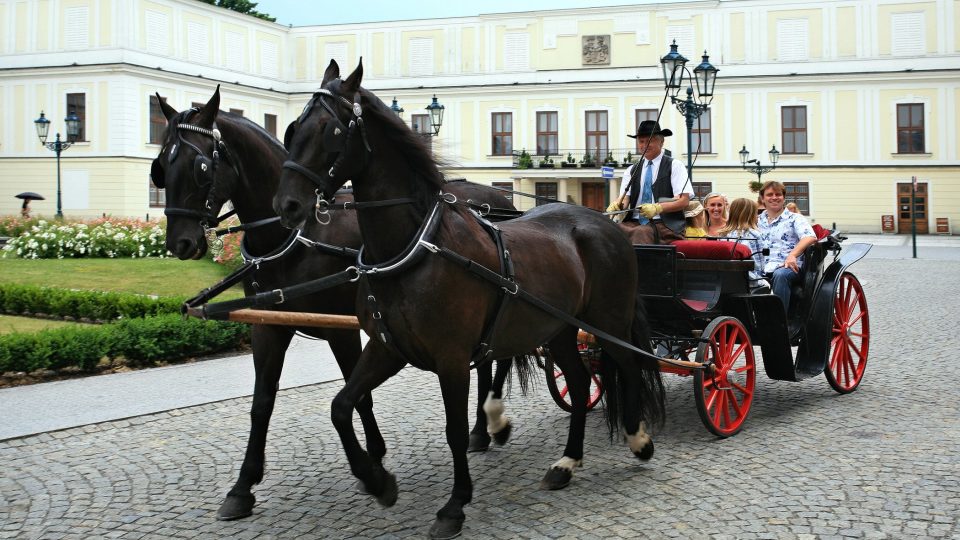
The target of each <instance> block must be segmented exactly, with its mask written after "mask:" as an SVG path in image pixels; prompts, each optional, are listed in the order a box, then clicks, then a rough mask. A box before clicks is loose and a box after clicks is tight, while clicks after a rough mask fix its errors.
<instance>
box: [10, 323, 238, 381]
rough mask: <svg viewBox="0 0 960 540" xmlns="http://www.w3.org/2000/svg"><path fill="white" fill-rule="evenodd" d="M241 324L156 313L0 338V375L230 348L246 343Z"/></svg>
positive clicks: (151, 361)
mask: <svg viewBox="0 0 960 540" xmlns="http://www.w3.org/2000/svg"><path fill="white" fill-rule="evenodd" d="M249 335H250V329H249V327H248V326H247V325H244V324H239V323H230V322H221V321H201V320H198V319H184V318H182V317H180V316H179V315H161V316H158V317H148V318H145V319H130V320H124V321H121V322H117V323H111V324H105V325H98V326H75V327H64V328H54V329H49V330H43V331H41V332H37V333H35V334H7V335H4V336H0V371H28V372H29V371H34V370H36V369H56V368H63V367H66V366H77V367H80V368H82V369H84V370H90V369H92V368H93V367H95V366H96V365H97V363H98V362H99V361H100V360H101V359H102V358H104V357H107V358H110V359H116V358H120V357H123V358H125V359H126V360H127V363H128V364H130V365H136V366H151V365H155V364H156V363H157V362H159V361H162V360H177V359H181V358H185V357H189V356H199V355H204V354H211V353H215V352H220V351H224V350H228V349H236V348H239V347H240V346H242V345H243V344H244V343H246V342H247V341H248V340H249Z"/></svg>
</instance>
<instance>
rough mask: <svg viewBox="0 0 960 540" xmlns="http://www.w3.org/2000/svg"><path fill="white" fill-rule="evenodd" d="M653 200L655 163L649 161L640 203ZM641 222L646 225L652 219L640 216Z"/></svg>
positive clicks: (644, 175) (644, 174) (644, 173)
mask: <svg viewBox="0 0 960 540" xmlns="http://www.w3.org/2000/svg"><path fill="white" fill-rule="evenodd" d="M652 202H653V163H651V162H649V161H648V162H647V170H646V171H644V172H643V189H642V190H641V191H640V204H647V203H652ZM639 221H640V224H641V225H646V224H647V223H650V220H649V219H647V218H645V217H643V215H641V216H640V219H639Z"/></svg>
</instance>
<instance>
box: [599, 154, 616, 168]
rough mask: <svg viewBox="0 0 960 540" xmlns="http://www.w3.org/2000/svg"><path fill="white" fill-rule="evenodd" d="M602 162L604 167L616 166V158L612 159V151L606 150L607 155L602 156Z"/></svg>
mask: <svg viewBox="0 0 960 540" xmlns="http://www.w3.org/2000/svg"><path fill="white" fill-rule="evenodd" d="M603 164H604V166H606V167H616V166H617V165H618V163H617V160H615V159H613V152H607V157H605V158H603Z"/></svg>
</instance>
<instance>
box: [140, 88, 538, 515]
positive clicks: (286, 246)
mask: <svg viewBox="0 0 960 540" xmlns="http://www.w3.org/2000/svg"><path fill="white" fill-rule="evenodd" d="M219 104H220V92H219V87H218V89H217V90H216V91H215V92H214V94H213V96H212V97H211V98H210V100H209V101H208V102H207V103H206V105H204V106H203V107H200V108H199V109H189V110H187V111H184V112H178V111H176V110H175V109H173V108H172V107H171V106H170V105H168V104H167V103H166V102H164V101H163V100H160V106H161V108H162V110H163V113H164V115H165V116H166V118H167V122H168V128H167V132H166V137H165V142H164V145H163V148H162V149H161V151H160V155H159V156H158V157H157V158H156V159H155V160H154V163H153V166H152V169H151V176H152V178H153V182H154V184H156V185H157V187H159V188H165V189H166V196H167V208H166V210H165V213H166V214H167V240H166V242H167V249H168V250H169V251H170V252H171V253H173V254H174V255H176V256H177V257H179V258H180V259H183V260H186V259H198V258H201V257H203V256H204V254H205V253H206V251H207V242H206V239H205V231H206V230H207V228H208V227H212V226H215V225H216V224H217V221H218V217H217V215H216V212H217V211H218V210H219V209H220V207H221V206H222V205H223V204H224V203H225V202H226V201H227V200H230V201H231V202H232V203H233V206H234V208H235V209H236V211H237V215H238V217H239V218H240V220H241V222H242V223H244V224H246V225H250V224H256V223H257V222H263V224H262V225H259V226H256V227H254V228H252V229H250V230H248V231H246V233H245V234H244V238H243V244H242V249H243V253H244V256H245V257H246V258H247V259H248V260H249V259H256V258H262V259H263V261H262V262H261V263H260V264H259V265H258V268H257V269H256V271H255V272H254V273H253V275H250V276H249V277H247V278H246V279H245V281H244V289H245V291H246V293H247V294H248V295H249V294H253V293H255V292H262V291H265V290H273V289H277V288H281V287H284V286H289V285H295V284H298V283H303V282H305V281H308V280H311V279H315V278H318V277H322V276H327V275H331V274H334V273H337V272H339V271H341V270H343V269H344V268H346V267H348V266H350V265H351V264H352V263H353V262H354V258H355V256H354V255H350V254H339V255H338V254H337V252H338V250H335V249H334V250H329V251H320V250H317V249H316V248H310V247H307V246H305V245H304V244H309V243H310V242H300V241H294V238H295V235H291V233H290V231H287V230H286V229H284V228H283V227H281V226H280V225H279V224H278V223H276V215H275V213H274V212H273V209H272V207H271V201H272V198H273V195H274V193H275V192H276V189H277V183H278V180H279V177H280V170H281V165H282V163H283V161H284V160H285V159H286V157H287V152H286V150H285V149H284V147H283V146H282V145H281V144H280V142H279V141H277V139H276V138H274V137H273V136H272V135H270V134H268V133H267V132H266V131H265V130H263V129H262V128H261V127H260V126H258V125H256V124H255V123H253V122H251V121H250V120H247V119H246V118H244V117H242V116H240V115H235V114H232V113H227V112H224V111H219V110H218V109H219ZM456 184H457V185H458V189H460V191H461V192H462V193H463V195H464V196H465V197H467V198H470V199H472V200H474V201H476V202H477V204H478V205H483V204H486V205H489V206H492V207H493V208H501V209H510V208H512V205H511V204H510V202H509V200H507V199H506V198H505V197H504V196H503V195H502V194H500V193H498V192H496V191H494V190H491V189H490V188H484V187H477V186H476V185H472V184H468V183H466V182H457V183H456ZM337 197H338V198H337V202H339V203H346V202H352V201H353V197H352V195H350V194H340V195H338V196H337ZM340 208H341V209H340V210H332V212H333V213H334V214H335V215H338V217H337V219H336V222H335V224H334V225H332V226H321V225H319V224H318V223H316V222H311V224H310V225H308V226H306V228H305V229H304V230H303V237H304V238H309V239H312V240H313V241H316V242H319V243H322V244H325V245H327V246H333V247H346V248H353V249H354V250H356V249H358V248H359V247H360V244H361V236H360V229H359V227H358V224H357V219H356V215H355V212H353V211H345V210H343V209H342V208H343V206H342V205H341V206H340ZM270 218H274V221H273V222H270ZM356 292H357V288H356V285H354V284H347V285H341V286H338V287H335V288H332V289H328V290H325V291H322V292H320V293H316V294H313V295H310V296H305V297H301V298H292V299H289V300H287V301H285V302H284V303H283V304H281V305H280V306H278V308H277V309H282V310H286V311H300V312H322V313H334V314H354V313H355V307H354V306H355V297H356ZM296 331H299V332H301V333H303V334H306V335H308V336H312V337H315V338H321V339H325V340H327V342H328V343H329V345H330V349H331V350H332V352H333V354H334V357H335V358H336V360H337V363H338V364H339V366H340V369H341V371H342V373H343V374H344V378H347V379H349V377H350V375H351V373H352V371H353V369H354V366H355V365H356V362H357V358H358V357H359V355H360V350H361V342H360V334H359V332H358V331H356V330H335V329H324V328H312V327H311V328H307V327H304V328H293V327H289V326H274V325H253V328H252V345H253V361H254V369H255V372H256V382H255V385H254V395H253V404H252V408H251V411H250V418H251V428H250V437H249V440H248V442H247V450H246V454H245V456H244V460H243V465H242V466H241V468H240V475H239V478H238V479H237V481H236V483H235V484H234V486H233V487H232V489H231V490H230V492H229V493H228V494H227V497H226V500H225V501H224V502H223V505H222V506H221V507H220V509H219V510H218V512H217V518H218V519H222V520H230V519H238V518H242V517H246V516H249V515H250V514H251V513H252V510H253V506H254V504H255V498H254V496H253V494H252V492H251V489H252V487H253V485H255V484H258V483H259V482H260V481H261V480H262V479H263V472H264V460H265V456H264V447H265V445H266V436H267V428H268V426H269V423H270V417H271V415H272V413H273V408H274V403H275V400H276V394H277V388H278V383H279V379H280V373H281V371H282V369H283V361H284V356H285V354H286V350H287V348H288V347H289V345H290V342H291V339H292V338H293V335H294V333H295V332H296ZM497 367H498V369H497V376H496V381H495V383H494V385H493V386H492V387H491V382H490V381H491V377H492V374H491V373H492V368H491V364H490V362H486V363H484V364H483V365H482V366H481V369H480V370H479V373H478V380H479V385H480V392H481V394H480V398H481V399H480V400H479V401H480V403H478V415H477V422H476V426H475V429H474V433H473V435H472V436H471V441H472V443H473V449H474V450H485V449H486V448H487V447H488V445H489V443H490V435H489V434H488V433H487V427H488V422H487V416H486V415H485V414H484V413H483V410H482V406H483V402H484V399H483V398H484V397H487V398H488V400H487V401H488V404H487V408H488V409H491V410H492V411H493V413H494V414H493V415H492V416H491V421H490V431H491V432H492V434H493V437H494V440H495V441H496V442H497V443H499V444H503V443H505V442H506V440H507V438H508V437H509V433H510V424H509V420H507V419H506V417H505V416H502V409H503V406H502V402H501V401H500V398H501V397H502V388H503V384H504V380H505V379H506V376H507V375H508V374H509V369H510V362H509V361H503V362H499V363H498V365H497ZM518 373H519V375H520V376H521V383H525V379H524V378H523V377H525V376H526V374H525V373H524V372H522V371H521V372H518ZM357 410H358V412H359V414H360V418H361V420H362V423H363V427H364V431H365V433H366V435H367V448H368V451H369V452H370V454H371V456H372V457H373V459H375V460H377V461H379V460H381V459H382V458H383V456H384V455H385V453H386V446H385V444H384V442H383V438H382V436H381V435H380V432H379V429H378V427H377V423H376V420H375V418H374V416H373V410H372V401H371V400H370V399H363V400H361V402H359V403H358V404H357ZM497 412H500V413H501V414H500V415H499V416H498V415H497V414H496V413H497Z"/></svg>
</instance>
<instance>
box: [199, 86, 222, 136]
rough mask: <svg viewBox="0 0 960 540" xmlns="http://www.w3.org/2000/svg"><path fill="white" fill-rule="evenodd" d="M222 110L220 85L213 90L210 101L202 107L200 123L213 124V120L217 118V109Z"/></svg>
mask: <svg viewBox="0 0 960 540" xmlns="http://www.w3.org/2000/svg"><path fill="white" fill-rule="evenodd" d="M218 110H220V85H219V84H218V85H217V89H216V90H214V91H213V95H212V96H210V101H208V102H207V104H206V105H204V106H203V108H202V109H200V116H199V118H198V123H199V124H201V125H204V126H212V125H213V121H214V120H216V119H217V111H218Z"/></svg>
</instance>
